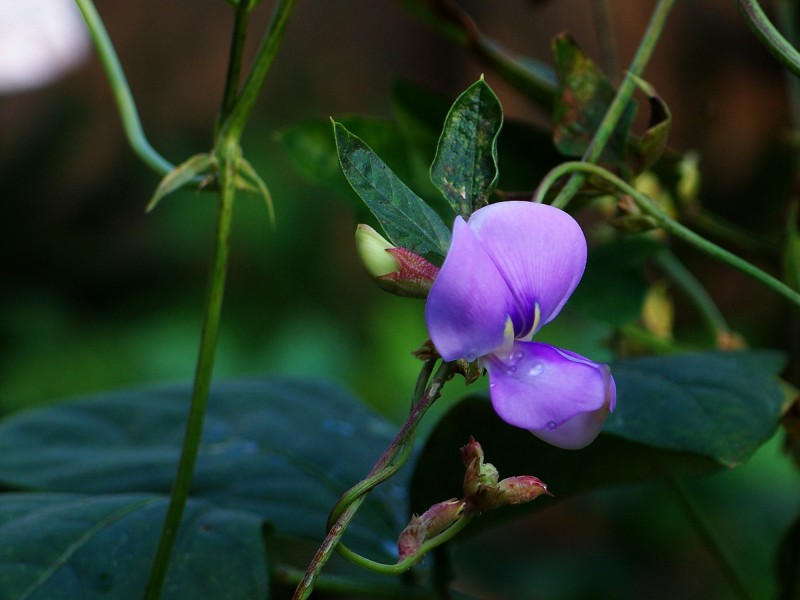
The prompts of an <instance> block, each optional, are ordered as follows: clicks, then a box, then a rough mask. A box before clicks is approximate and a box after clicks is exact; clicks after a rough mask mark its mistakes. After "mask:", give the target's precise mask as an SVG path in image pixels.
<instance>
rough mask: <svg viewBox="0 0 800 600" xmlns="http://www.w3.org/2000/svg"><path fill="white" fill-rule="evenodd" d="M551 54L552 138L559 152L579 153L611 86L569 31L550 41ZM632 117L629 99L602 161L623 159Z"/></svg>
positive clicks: (597, 122)
mask: <svg viewBox="0 0 800 600" xmlns="http://www.w3.org/2000/svg"><path fill="white" fill-rule="evenodd" d="M553 56H554V60H555V64H556V74H557V76H558V94H557V96H556V105H555V112H554V115H553V120H554V121H555V123H556V127H555V130H554V132H553V138H554V141H555V144H556V147H557V148H558V149H559V151H560V152H561V153H562V154H564V155H566V156H581V155H583V153H584V152H586V149H587V148H588V147H589V144H590V142H591V140H592V138H593V137H594V135H595V133H596V131H597V129H598V128H599V126H600V123H601V122H602V120H603V117H604V116H605V114H606V112H607V111H608V107H609V106H610V105H611V102H612V101H613V100H614V96H615V91H614V87H613V86H612V85H611V83H610V82H609V81H608V79H607V78H606V76H605V75H604V74H603V72H602V71H601V70H600V69H599V68H598V67H597V65H595V64H594V62H592V61H591V60H590V59H589V58H588V57H587V56H586V55H585V54H584V53H583V52H582V51H581V49H580V48H578V46H577V44H576V43H575V40H573V39H572V37H571V36H570V35H569V34H566V33H564V34H561V35H559V36H558V37H556V39H555V40H554V41H553ZM635 116H636V104H635V103H634V102H633V101H631V102H630V104H629V105H628V106H627V108H626V109H625V112H624V114H623V116H622V118H621V119H620V120H619V122H618V123H617V126H616V128H615V130H614V133H613V134H612V136H611V138H610V140H609V142H608V144H607V146H606V148H605V150H604V151H603V155H602V159H603V160H606V161H608V162H611V163H619V162H621V161H622V160H623V159H624V158H625V151H626V145H627V142H628V133H629V131H630V127H631V123H632V122H633V118H634V117H635Z"/></svg>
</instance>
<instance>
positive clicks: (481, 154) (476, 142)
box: [431, 78, 503, 219]
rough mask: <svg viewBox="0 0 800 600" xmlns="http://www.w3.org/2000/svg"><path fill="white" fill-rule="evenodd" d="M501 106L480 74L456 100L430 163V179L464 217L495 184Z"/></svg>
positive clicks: (483, 201) (483, 200)
mask: <svg viewBox="0 0 800 600" xmlns="http://www.w3.org/2000/svg"><path fill="white" fill-rule="evenodd" d="M502 125H503V109H502V108H501V106H500V101H499V100H498V99H497V96H495V94H494V92H493V91H492V89H491V88H490V87H489V85H488V84H487V83H486V82H485V81H484V80H483V78H481V79H480V80H478V81H477V82H476V83H474V84H473V85H471V86H470V87H469V88H467V90H466V91H464V92H463V93H462V94H461V95H460V96H459V97H458V98H457V99H456V101H455V103H454V104H453V106H452V108H451V109H450V112H449V113H448V114H447V118H446V119H445V122H444V128H443V129H442V135H441V137H440V138H439V144H438V146H437V148H436V157H435V158H434V160H433V164H432V165H431V181H433V184H434V185H435V186H436V187H437V188H438V189H439V191H441V192H442V194H443V195H444V197H445V198H446V199H447V201H448V202H449V203H450V206H452V207H453V210H454V211H455V212H456V213H458V214H460V215H461V216H462V217H464V218H465V219H467V218H469V216H470V215H471V214H472V213H473V212H475V211H476V210H478V209H479V208H481V207H482V206H486V204H487V203H488V201H489V195H490V194H491V193H492V191H493V190H494V188H495V186H496V185H497V178H498V169H497V137H498V135H499V134H500V128H501V127H502Z"/></svg>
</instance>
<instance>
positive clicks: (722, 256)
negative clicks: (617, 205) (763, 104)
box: [533, 161, 800, 307]
mask: <svg viewBox="0 0 800 600" xmlns="http://www.w3.org/2000/svg"><path fill="white" fill-rule="evenodd" d="M573 171H582V172H584V173H588V174H591V175H596V176H598V177H601V178H603V179H605V180H606V181H607V182H608V183H610V184H611V185H613V186H614V187H616V188H617V189H618V190H620V191H621V192H622V193H623V194H626V195H628V196H630V197H631V198H633V200H634V201H635V202H636V205H637V206H638V207H639V209H640V210H641V211H642V212H643V213H644V214H646V215H648V216H650V217H652V218H653V219H654V220H655V222H656V223H657V224H658V225H659V226H660V227H661V228H662V229H664V230H665V231H667V232H669V233H671V234H673V235H674V236H676V237H678V238H680V239H682V240H683V241H685V242H687V243H689V244H691V245H693V246H695V247H696V248H698V249H699V250H702V251H703V252H705V253H706V254H708V255H710V256H712V257H714V258H716V259H717V260H720V261H722V262H725V263H728V264H729V265H730V266H732V267H733V268H734V269H737V270H738V271H741V272H742V273H744V274H745V275H748V276H749V277H752V278H753V279H755V280H756V281H758V282H759V283H761V284H762V285H764V286H765V287H767V288H769V289H771V290H772V291H773V292H776V293H778V294H780V295H781V296H783V297H784V298H786V299H787V300H789V302H791V303H792V304H794V305H795V306H798V307H800V293H798V292H796V291H795V290H793V289H792V288H790V287H789V286H787V285H786V284H784V283H783V282H782V281H780V280H778V279H776V278H774V277H772V276H771V275H769V274H768V273H765V272H764V271H762V270H761V269H759V268H758V267H756V266H754V265H752V264H750V263H749V262H747V261H746V260H744V259H742V258H739V257H738V256H736V255H735V254H733V253H731V252H728V251H727V250H725V249H724V248H720V247H719V246H717V245H716V244H714V243H713V242H709V241H708V240H707V239H705V238H704V237H702V236H700V235H697V234H696V233H695V232H694V231H692V230H690V229H687V228H686V227H684V226H683V225H681V224H680V223H678V222H677V221H674V220H672V219H671V218H670V217H669V216H668V215H667V214H665V213H664V211H663V210H662V208H661V207H660V206H659V205H658V203H657V202H655V201H654V200H652V199H650V198H649V197H647V196H645V195H644V194H642V193H641V192H640V191H638V190H637V189H635V188H634V187H633V186H631V185H630V184H629V183H627V182H626V181H624V180H622V179H620V178H619V177H617V176H616V175H614V174H613V173H609V172H608V171H606V170H605V169H603V168H602V167H598V166H597V165H593V164H590V163H585V162H578V161H575V162H566V163H562V164H560V165H558V166H557V167H555V168H554V169H553V170H551V171H550V172H549V173H548V174H547V175H545V177H544V179H542V182H541V184H539V187H538V189H537V190H536V193H535V194H534V197H533V200H534V202H542V200H543V199H544V197H545V196H546V194H547V191H548V190H549V189H550V187H552V185H553V183H554V182H555V181H557V180H558V179H559V178H560V177H562V176H564V175H566V174H567V173H571V172H573Z"/></svg>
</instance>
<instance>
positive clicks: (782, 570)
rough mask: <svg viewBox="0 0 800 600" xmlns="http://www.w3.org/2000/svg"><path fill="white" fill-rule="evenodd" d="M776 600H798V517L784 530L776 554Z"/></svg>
mask: <svg viewBox="0 0 800 600" xmlns="http://www.w3.org/2000/svg"><path fill="white" fill-rule="evenodd" d="M776 563H777V574H778V588H779V593H778V596H777V598H778V600H800V517H797V518H796V519H795V520H794V522H793V523H792V524H791V525H790V526H789V529H787V530H786V533H785V534H784V536H783V539H781V543H780V546H779V547H778V553H777V560H776Z"/></svg>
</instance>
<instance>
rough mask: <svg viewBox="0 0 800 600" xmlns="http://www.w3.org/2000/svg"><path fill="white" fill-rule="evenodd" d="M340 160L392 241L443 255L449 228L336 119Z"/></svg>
mask: <svg viewBox="0 0 800 600" xmlns="http://www.w3.org/2000/svg"><path fill="white" fill-rule="evenodd" d="M334 132H335V135H336V146H337V149H338V153H339V161H340V163H341V165H342V170H343V171H344V174H345V177H347V180H348V181H349V182H350V185H351V186H352V187H353V190H355V192H356V193H357V194H358V195H359V196H360V197H361V199H362V200H363V201H364V203H365V204H366V205H367V206H368V207H369V209H370V210H371V211H372V213H373V214H374V215H375V218H376V219H378V222H379V223H380V224H381V226H383V228H384V230H385V231H386V234H387V235H388V236H389V238H390V239H391V241H392V242H393V243H394V244H395V245H397V246H402V247H403V248H407V249H409V250H411V251H412V252H416V253H417V254H429V253H433V254H437V255H439V256H444V255H445V254H447V250H448V248H449V247H450V229H449V228H448V227H447V226H446V225H445V224H444V222H443V221H442V219H441V217H440V216H439V215H438V214H436V212H435V211H434V210H433V209H432V208H431V207H430V206H428V205H427V204H425V202H424V201H423V200H422V199H421V198H420V197H419V196H417V195H416V194H415V193H414V192H412V191H411V190H410V189H408V186H406V184H404V183H403V182H402V181H401V180H400V179H399V178H398V177H397V175H395V174H394V173H393V172H392V170H391V169H390V168H389V167H388V166H387V165H386V163H384V162H383V161H382V160H381V159H380V157H378V155H377V154H375V152H373V151H372V149H371V148H370V147H369V146H367V145H366V144H365V143H364V142H363V141H362V140H361V139H359V138H358V137H356V136H355V135H353V134H352V133H350V132H349V131H347V129H346V128H345V127H344V125H342V124H341V123H334Z"/></svg>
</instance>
